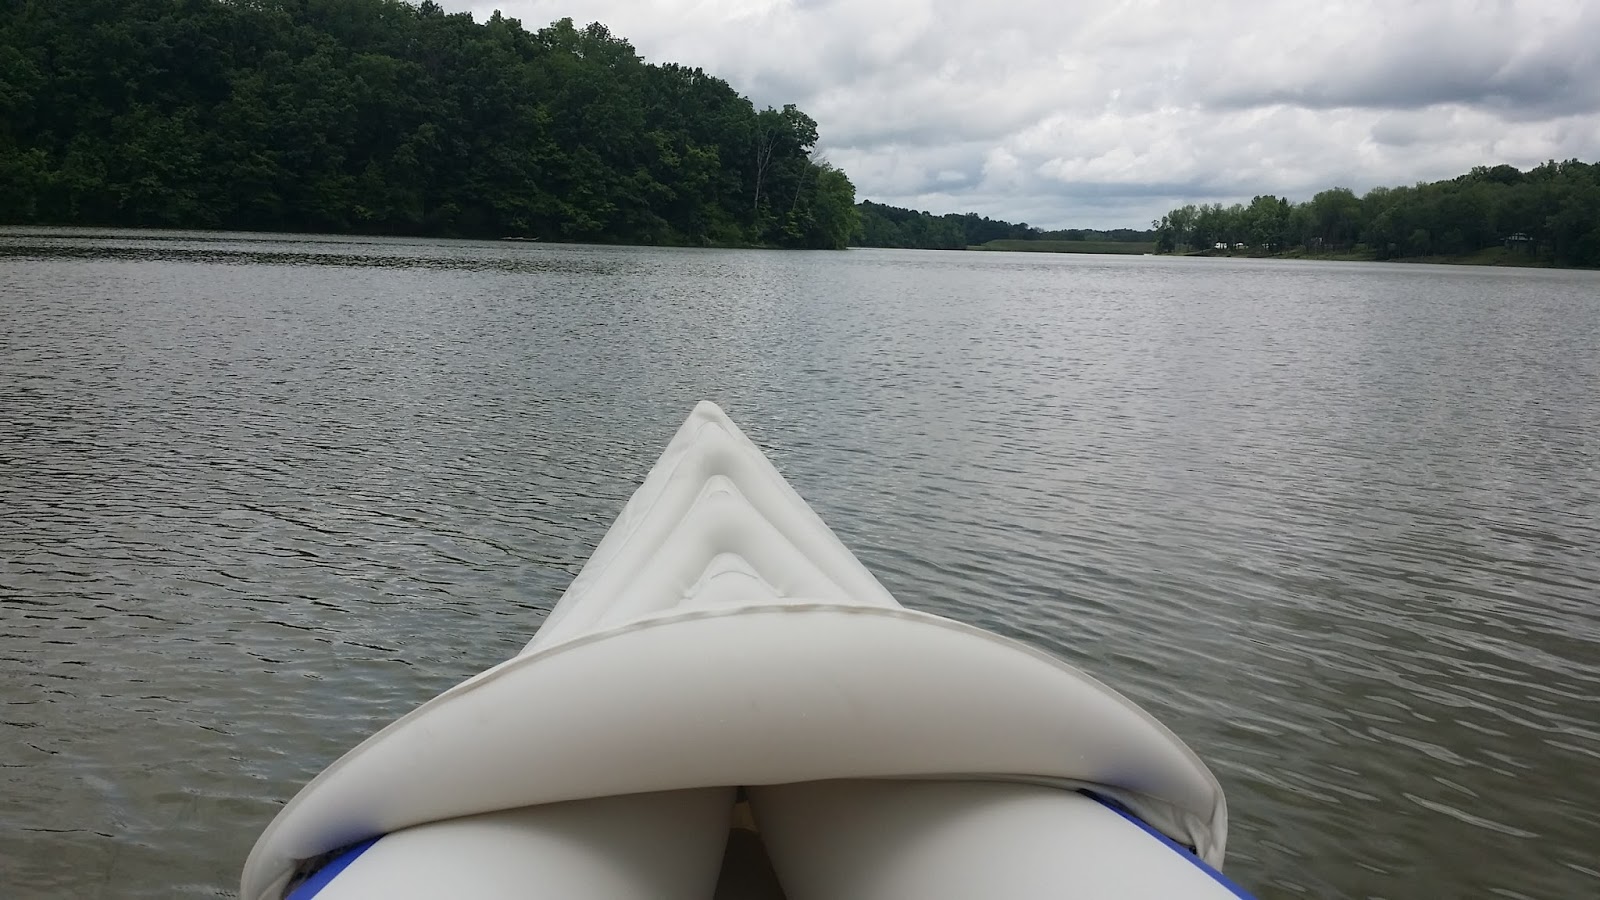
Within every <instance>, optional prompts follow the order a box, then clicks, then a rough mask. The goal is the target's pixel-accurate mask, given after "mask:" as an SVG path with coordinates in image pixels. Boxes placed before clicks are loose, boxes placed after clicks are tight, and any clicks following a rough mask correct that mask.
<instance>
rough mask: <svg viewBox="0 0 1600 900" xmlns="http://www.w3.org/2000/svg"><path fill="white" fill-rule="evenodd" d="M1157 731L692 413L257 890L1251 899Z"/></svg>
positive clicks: (378, 740)
mask: <svg viewBox="0 0 1600 900" xmlns="http://www.w3.org/2000/svg"><path fill="white" fill-rule="evenodd" d="M1227 827H1228V821H1227V808H1226V805H1225V804H1224V801H1223V795H1222V789H1221V787H1220V786H1219V785H1218V783H1217V780H1216V778H1215V777H1214V776H1213V775H1212V774H1211V772H1210V771H1209V770H1208V769H1207V768H1206V766H1205V765H1204V764H1203V763H1202V762H1201V761H1200V759H1199V758H1198V757H1196V756H1195V754H1194V753H1193V752H1191V751H1190V750H1189V748H1188V747H1187V746H1185V745H1184V744H1183V742H1182V741H1180V740H1179V739H1178V738H1177V737H1176V736H1174V735H1173V734H1172V733H1171V732H1170V731H1168V730H1167V729H1166V728H1164V727H1163V726H1162V725H1161V724H1160V723H1158V722H1157V721H1156V720H1155V719H1154V718H1152V717H1151V716H1150V715H1149V714H1147V713H1145V712H1144V711H1143V710H1142V709H1140V708H1139V707H1137V706H1135V705H1134V704H1133V703H1131V702H1129V701H1128V700H1126V699H1125V698H1123V697H1122V696H1121V695H1119V694H1117V693H1116V692H1115V691H1112V690H1111V689H1110V688H1107V687H1106V686H1104V685H1102V684H1100V683H1099V682H1097V681H1095V680H1094V679H1093V678H1090V677H1089V676H1088V675H1085V674H1084V673H1082V672H1080V671H1078V670H1077V669H1075V668H1073V667H1072V666H1069V665H1067V664H1065V663H1063V662H1061V661H1059V660H1057V659H1055V658H1053V657H1051V656H1049V655H1047V654H1045V653H1042V652H1040V651H1038V650H1035V649H1033V648H1031V647H1029V646H1027V645H1024V644H1021V643H1018V642H1016V641H1012V640H1009V639H1006V638H1002V637H999V636H996V635H993V634H990V633H988V632H985V631H982V630H979V629H976V628H972V627H969V626H967V625H963V624H961V623H958V622H954V621H951V620H949V619H945V618H942V617H939V616H935V615H930V614H928V613H923V612H916V611H913V610H909V609H906V608H904V607H902V606H901V605H900V604H899V603H897V602H895V600H894V598H893V597H891V596H890V595H889V593H888V592H887V591H886V590H885V589H884V588H883V586H882V585H880V584H879V583H878V581H877V579H875V578H874V577H873V576H872V575H871V573H869V572H868V571H867V570H866V568H865V567H864V566H863V565H862V564H861V563H860V562H859V561H858V560H857V559H856V558H855V556H854V555H852V554H851V552H850V551H849V550H848V549H846V548H845V546H844V544H842V543H841V542H840V541H839V539H838V538H837V537H836V536H835V535H834V534H833V532H832V531H831V530H829V528H828V527H827V526H826V525H825V524H823V522H822V520H821V519H820V518H818V517H817V515H816V514H815V513H814V512H813V511H812V510H811V508H810V507H809V506H807V505H806V503H805V501H804V500H802V499H801V498H800V496H799V495H798V494H796V493H795V491H794V490H793V488H791V487H790V486H789V484H788V483H787V482H785V481H784V479H783V477H782V476H781V475H779V474H778V471H777V470H776V469H775V468H773V466H772V464H771V463H770V462H768V461H767V459H766V457H765V456H764V455H763V454H762V453H761V451H760V450H759V449H757V448H756V446H755V445H754V444H753V443H751V442H750V440H749V439H748V438H746V437H745V436H744V434H743V433H742V432H740V431H739V429H738V427H737V426H735V425H734V424H733V422H732V421H731V420H729V418H728V417H727V416H726V415H725V414H724V413H723V412H722V410H720V409H718V408H717V407H716V406H715V405H713V404H710V403H702V404H700V405H699V406H698V407H697V408H696V409H695V410H694V412H693V414H692V415H690V417H689V420H688V421H687V422H686V423H684V425H683V427H682V428H681V429H680V430H679V431H678V433H677V435H676V436H675V437H674V438H673V439H672V441H671V443H670V444H669V445H668V446H667V448H666V451H665V453H663V454H662V456H661V459H660V460H659V461H658V462H657V463H656V465H655V467H654V468H653V469H652V470H651V472H650V473H649V475H648V476H647V477H646V478H645V480H644V483H643V485H641V486H640V487H639V489H638V491H637V492H636V493H635V494H634V495H633V498H632V499H631V500H629V502H628V504H627V506H626V507H625V508H624V509H623V511H622V514H621V516H620V517H619V518H618V520H617V522H616V523H615V524H614V525H613V526H612V527H611V529H610V531H608V532H607V533H606V535H605V537H604V538H603V539H602V540H601V542H600V544H599V546H598V547H597V548H596V549H595V552H594V555H593V556H592V557H591V559H590V560H589V562H588V563H587V564H586V565H585V566H584V568H583V569H582V571H581V572H580V573H579V574H578V577H577V578H576V579H575V580H574V581H573V582H572V585H571V586H570V587H569V588H568V589H567V591H566V593H565V594H563V595H562V596H561V598H560V600H559V601H558V602H557V603H556V605H555V606H554V608H553V609H552V610H551V612H550V614H549V616H548V617H547V618H546V620H545V622H544V624H543V626H542V627H541V628H540V629H539V631H538V633H537V634H536V635H535V636H534V638H533V640H532V642H530V643H529V644H528V645H527V647H526V649H524V650H523V651H522V652H521V653H520V654H519V655H518V656H516V657H515V658H513V659H511V660H509V661H507V662H505V663H502V664H500V665H498V666H496V667H494V668H492V669H490V670H488V671H486V672H483V673H482V674H480V675H477V676H475V677H473V678H470V679H468V680H467V681H465V682H463V683H461V684H459V685H457V686H456V687H454V688H451V689H450V690H448V691H445V692H444V693H443V694H441V695H439V696H438V697H435V698H434V699H433V700H430V701H429V702H427V703H425V704H423V705H422V706H421V707H419V708H418V709H416V710H415V711H413V712H411V713H410V714H408V715H406V716H404V717H403V718H401V719H400V720H398V721H396V722H395V723H393V724H392V725H389V726H388V727H387V728H384V729H383V730H382V731H380V732H378V733H377V734H375V735H373V736H371V737H370V738H368V739H367V740H366V741H364V742H363V743H361V744H360V745H359V746H357V747H356V748H355V749H353V750H351V751H350V752H349V753H347V754H345V756H344V757H343V758H341V759H339V760H338V761H336V762H334V763H333V765H331V766H329V767H328V768H327V769H326V770H325V771H324V772H322V774H320V775H318V776H317V777H316V778H315V779H313V780H312V781H311V783H310V784H308V785H306V786H305V788H304V789H303V790H301V791H300V793H299V794H298V795H297V796H296V797H295V798H294V799H293V800H291V801H290V802H289V803H288V805H287V806H285V807H284V808H283V810H282V811H281V812H280V813H279V814H278V816H277V818H276V819H274V820H273V821H272V823H271V824H270V825H269V826H268V827H267V829H266V831H265V832H264V833H263V834H262V835H261V837H260V839H259V840H258V841H257V842H256V845H255V848H254V849H253V850H252V851H251V853H250V856H249V859H248V860H247V862H246V863H245V867H244V873H243V877H242V882H241V889H240V896H241V897H242V898H243V900H283V898H293V900H309V898H312V897H315V898H318V900H350V898H374V897H384V898H419V900H420V898H429V900H436V898H439V897H460V898H495V900H498V898H537V900H547V898H548V900H553V898H563V900H602V898H603V900H647V898H648V900H775V898H788V900H972V898H978V897H1005V898H1013V900H1032V898H1039V900H1044V898H1050V900H1062V898H1077V897H1085V898H1088V897H1095V898H1112V897H1116V898H1122V897H1149V898H1207V900H1210V898H1225V897H1239V896H1247V895H1246V894H1244V893H1243V892H1242V891H1241V890H1240V889H1239V888H1238V887H1236V886H1235V885H1233V884H1232V883H1231V882H1230V881H1228V880H1227V879H1226V878H1225V877H1223V876H1222V875H1221V874H1220V873H1219V871H1218V870H1219V869H1220V867H1221V864H1222V859H1223V851H1224V845H1225V842H1226V839H1227Z"/></svg>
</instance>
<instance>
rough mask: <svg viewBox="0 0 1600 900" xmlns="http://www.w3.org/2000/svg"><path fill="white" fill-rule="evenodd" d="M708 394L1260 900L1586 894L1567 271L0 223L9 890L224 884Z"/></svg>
mask: <svg viewBox="0 0 1600 900" xmlns="http://www.w3.org/2000/svg"><path fill="white" fill-rule="evenodd" d="M701 398H710V399H714V400H717V401H719V402H721V403H723V404H724V405H725V406H726V407H727V408H728V409H729V411H730V412H731V413H732V414H733V415H734V416H735V418H737V419H738V420H739V421H740V422H741V423H742V424H743V425H745V426H746V428H747V429H748V431H749V432H750V434H751V436H752V437H753V438H755V440H756V441H757V442H758V443H760V444H761V445H763V446H764V447H767V448H769V449H770V450H771V452H772V455H773V457H774V459H775V461H776V462H777V463H778V465H779V467H780V468H781V469H783V470H784V472H785V473H786V474H787V475H789V476H790V478H791V479H792V481H793V482H794V484H795V486H796V487H797V488H798V489H799V490H800V492H801V493H802V494H803V495H805V496H806V497H807V498H809V499H810V500H811V501H812V503H813V505H814V506H816V507H817V509H818V510H819V512H821V514H822V515H823V517H824V518H825V519H827V520H828V521H829V522H830V523H831V524H832V525H833V526H834V528H835V529H836V530H837V531H838V532H839V533H840V535H841V536H842V537H843V538H844V539H845V542H846V543H848V544H849V545H850V546H851V547H853V548H854V549H856V550H857V551H858V553H859V554H860V556H861V557H862V559H863V560H864V561H865V562H866V564H867V565H868V566H869V567H870V568H871V569H872V570H873V571H874V572H876V573H877V574H878V576H879V577H880V578H881V579H882V580H883V581H884V583H885V584H886V585H887V586H888V587H889V588H890V590H892V591H893V592H894V593H895V595H896V596H897V597H898V598H899V599H900V600H901V601H902V602H903V603H905V604H906V605H908V606H912V607H916V608H920V609H925V610H931V611H934V612H937V613H941V614H944V615H948V616H952V617H954V618H957V619H961V620H963V621H966V622H971V623H974V624H977V625H981V626H984V627H987V628H992V629H996V630H998V631H1001V632H1004V633H1006V634H1010V635H1013V636H1016V637H1018V638H1021V639H1022V640H1025V641H1028V642H1031V643H1033V644H1036V645H1038V646H1040V647H1044V648H1046V649H1048V650H1050V651H1053V652H1055V653H1057V654H1060V655H1062V656H1064V657H1066V658H1067V659H1069V660H1071V661H1073V662H1075V663H1077V664H1079V665H1081V666H1083V667H1085V668H1087V669H1088V670H1090V671H1091V672H1093V673H1095V674H1096V675H1098V676H1100V677H1101V678H1103V679H1104V680H1105V681H1107V682H1109V683H1110V684H1112V685H1113V686H1115V687H1117V688H1118V689H1120V690H1122V691H1123V692H1125V693H1126V694H1128V695H1129V696H1131V697H1133V698H1134V699H1135V700H1137V701H1138V702H1139V703H1141V704H1143V705H1144V706H1145V707H1146V708H1148V709H1149V710H1151V711H1152V712H1153V713H1155V714H1156V715H1157V716H1158V717H1160V718H1161V719H1162V720H1164V721H1165V722H1166V723H1167V724H1168V725H1170V726H1171V727H1172V728H1173V729H1174V730H1175V731H1177V732H1178V733H1179V734H1180V735H1182V736H1183V737H1184V738H1185V739H1186V740H1187V741H1188V742H1189V743H1190V744H1191V745H1192V746H1193V747H1194V748H1195V749H1196V750H1197V751H1198V752H1199V753H1200V755H1201V756H1202V757H1204V758H1205V759H1206V760H1207V761H1208V762H1209V763H1210V765H1211V766H1212V767H1213V768H1214V769H1215V770H1216V772H1217V773H1218V775H1219V776H1220V777H1221V779H1222V781H1223V783H1224V785H1225V786H1226V788H1227V791H1228V800H1229V804H1230V807H1231V811H1232V815H1233V823H1234V824H1233V830H1232V834H1231V840H1230V850H1231V853H1230V855H1229V864H1228V869H1229V872H1230V873H1231V874H1232V875H1234V876H1235V877H1236V878H1237V879H1239V880H1240V881H1242V882H1243V883H1244V884H1246V885H1248V886H1250V887H1252V888H1253V889H1255V890H1257V891H1259V893H1260V894H1261V895H1262V896H1263V897H1267V898H1277V897H1295V896H1301V895H1305V896H1313V897H1330V898H1369V897H1370V898H1379V897H1381V898H1412V897H1466V896H1473V897H1508V898H1522V897H1531V898H1564V897H1595V896H1600V849H1597V848H1600V702H1597V699H1596V697H1597V694H1600V523H1597V518H1596V517H1597V514H1600V464H1597V459H1600V457H1597V455H1600V274H1597V273H1592V272H1552V271H1505V270H1483V269H1465V268H1441V267H1429V266H1385V265H1378V264H1370V265H1363V264H1314V263H1287V262H1265V261H1263V262H1251V261H1229V260H1184V259H1177V260H1174V259H1163V258H1143V257H1134V258H1117V257H1074V256H1047V255H1026V254H1019V255H1010V254H992V255H991V254H976V253H971V254H963V253H919V252H891V251H857V252H851V253H847V254H804V253H762V252H720V251H689V250H680V251H671V250H641V249H614V248H591V247H552V246H540V245H521V244H517V245H502V244H495V243H467V242H462V243H438V242H431V243H430V242H409V241H379V240H338V239H322V238H275V237H266V236H256V235H231V236H229V235H225V236H204V235H181V234H148V233H132V232H122V233H109V234H98V235H95V234H88V233H84V232H54V233H38V232H34V233H26V234H24V233H17V232H10V233H5V234H0V893H3V894H4V895H5V896H6V897H8V898H28V897H69V896H70V897H108V898H109V897H171V896H182V897H215V896H231V894H232V892H233V891H234V889H235V885H236V884H237V873H238V869H239V866H240V865H241V863H242V861H243V859H244V856H245V854H246V853H247V852H248V850H249V848H250V845H251V844H252V843H253V842H254V840H255V837H256V835H257V834H258V833H259V832H260V830H261V829H262V828H263V827H264V826H265V825H266V823H267V821H268V820H269V819H270V818H271V817H272V816H273V814H274V813H275V812H276V811H277V809H278V808H279V806H280V805H281V804H282V803H283V802H284V801H285V800H286V799H287V798H288V797H289V796H291V795H292V794H293V793H294V792H295V790H297V789H298V788H299V786H300V785H301V784H302V783H304V782H305V781H306V780H307V779H309V778H310V777H311V776H312V775H314V774H315V773H316V772H317V771H319V770H320V769H321V768H322V767H323V766H324V765H326V764H327V763H328V762H330V761H332V760H333V759H334V758H335V757H337V756H338V755H339V754H340V753H342V752H343V751H344V750H346V749H348V748H349V747H351V746H353V745H354V744H355V743H357V742H358V741H359V740H360V739H361V738H363V737H365V736H366V735H367V734H368V733H370V732H371V731H373V730H375V729H376V728H378V727H380V726H381V725H383V724H385V723H387V722H388V721H389V720H391V719H393V718H394V717H396V716H398V715H400V714H401V713H403V712H405V711H407V710H409V709H411V708H412V707H413V706H415V705H417V704H419V703H421V702H422V701H424V700H426V699H427V698H429V697H431V696H432V695H433V694H435V693H436V692H438V691H440V690H442V689H444V688H446V687H448V686H449V685H451V684H453V683H455V682H456V681H458V680H460V679H462V678H464V677H466V676H468V675H471V674H473V673H476V672H478V671H479V670H481V669H483V668H486V667H488V666H490V665H493V664H494V663H496V662H499V661H501V660H503V659H505V658H507V657H509V656H511V655H513V654H514V653H515V652H516V651H517V649H518V648H519V647H520V646H521V645H522V644H523V643H524V642H525V641H526V640H527V639H528V637H529V636H530V634H531V633H532V632H533V631H534V629H535V628H536V627H537V626H538V624H539V622H540V620H541V618H542V616H543V614H544V611H545V610H546V609H547V608H548V606H549V605H550V603H551V602H553V601H554V599H555V598H556V596H557V595H558V594H559V593H560V592H561V590H562V589H563V588H564V587H565V585H566V582H567V581H568V580H569V579H570V578H571V577H572V575H573V574H574V573H575V572H576V571H577V569H578V567H579V566H580V564H581V563H582V561H583V560H584V559H585V558H586V557H587V555H588V553H589V550H590V549H591V547H592V546H593V545H594V543H595V542H596V541H597V540H598V539H599V537H600V535H601V533H602V532H603V530H604V529H605V527H606V525H607V524H608V523H609V521H610V519H611V517H612V516H613V515H614V514H615V513H616V512H617V511H618V510H619V509H620V507H621V504H622V502H623V501H624V500H625V499H626V497H627V496H628V494H629V493H630V492H631V491H632V489H633V487H634V486H635V485H636V484H637V482H638V481H639V479H640V478H641V477H642V476H643V475H644V472H645V471H646V469H647V468H648V467H649V464H650V463H651V462H652V461H653V460H654V458H655V455H656V454H657V452H658V451H659V450H660V449H661V447H662V445H663V444H664V443H665V441H666V440H667V438H668V437H669V436H670V434H671V433H672V431H673V429H674V428H675V427H676V426H677V425H678V424H679V422H680V421H681V420H682V418H683V417H684V416H685V415H686V414H687V413H688V411H689V409H690V407H691V406H692V405H693V403H694V402H695V401H696V400H699V399H701Z"/></svg>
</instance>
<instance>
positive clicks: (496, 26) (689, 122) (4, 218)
mask: <svg viewBox="0 0 1600 900" xmlns="http://www.w3.org/2000/svg"><path fill="white" fill-rule="evenodd" d="M817 140H818V135H817V124H816V122H815V121H813V120H812V119H811V118H810V117H809V116H807V115H806V114H805V113H804V112H802V111H800V110H799V109H797V108H795V107H794V106H792V105H788V106H784V107H783V108H782V109H772V108H766V109H757V108H756V107H755V106H754V105H753V104H752V103H751V102H750V101H749V100H748V99H746V98H745V97H743V96H740V95H739V94H738V92H736V91H735V90H733V88H731V87H730V86H729V85H728V84H727V83H726V82H724V81H722V80H721V79H718V78H716V77H713V76H711V75H708V74H707V73H705V72H703V71H701V70H700V69H697V68H688V67H684V66H679V65H674V64H670V63H667V64H651V63H646V62H644V61H643V60H642V59H641V58H640V56H639V54H638V53H636V52H635V50H634V48H633V47H632V46H631V45H630V44H629V43H628V42H627V41H625V40H623V39H621V38H619V37H616V36H614V35H612V34H611V33H610V32H609V31H608V30H607V29H606V28H605V27H604V26H603V25H599V24H592V25H589V26H587V27H583V28H579V27H576V26H574V25H573V23H572V21H571V20H570V19H563V20H561V21H559V22H556V23H554V24H552V25H550V26H548V27H545V28H541V29H539V30H537V31H530V30H527V29H525V28H524V27H523V26H522V25H521V24H520V23H519V22H518V21H517V20H515V19H509V18H505V17H502V16H501V15H500V14H499V13H495V14H494V15H493V16H492V17H490V18H489V19H488V20H487V21H484V22H481V23H480V22H475V21H474V20H473V18H472V16H471V15H470V14H468V13H457V14H450V13H446V12H445V11H444V10H443V9H442V8H441V7H440V6H439V5H438V4H437V3H435V2H432V0H426V2H422V3H420V4H418V5H412V4H409V3H404V2H400V0H0V224H51V225H92V226H129V227H168V228H224V229H242V230H262V231H313V232H316V231H323V232H327V231H331V232H351V231H353V232H361V233H370V234H396V235H446V236H465V237H523V238H537V239H544V240H562V241H601V242H627V243H644V244H686V245H697V246H699V245H723V246H782V247H808V248H829V249H835V248H843V247H844V246H845V245H846V243H847V242H848V241H849V239H850V237H851V235H853V234H854V233H855V231H856V229H857V224H858V213H857V212H856V208H855V188H854V187H853V186H852V185H851V183H850V180H849V178H848V177H846V175H845V173H844V172H842V171H840V170H839V169H837V168H835V167H833V166H831V165H829V164H828V163H827V162H826V161H825V160H822V159H820V158H817V157H816V156H815V155H814V149H815V147H816V144H817Z"/></svg>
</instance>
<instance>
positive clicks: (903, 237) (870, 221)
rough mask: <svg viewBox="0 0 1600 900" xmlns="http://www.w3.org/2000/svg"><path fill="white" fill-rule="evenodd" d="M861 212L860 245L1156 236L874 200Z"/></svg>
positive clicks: (958, 245)
mask: <svg viewBox="0 0 1600 900" xmlns="http://www.w3.org/2000/svg"><path fill="white" fill-rule="evenodd" d="M857 210H858V211H859V212H860V216H861V231H860V233H859V235H858V236H857V239H856V242H855V243H856V245H857V246H860V247H905V248H910V249H919V250H965V249H967V248H968V247H976V246H979V245H982V244H987V243H990V242H992V241H1008V242H1009V241H1074V242H1076V241H1087V242H1118V243H1125V242H1142V241H1153V240H1155V236H1154V235H1153V234H1152V233H1151V232H1148V231H1135V230H1133V229H1129V228H1118V229H1115V230H1112V231H1094V230H1090V229H1082V228H1069V229H1064V230H1061V231H1044V230H1042V229H1039V228H1035V227H1033V226H1032V225H1029V224H1027V223H1026V222H1023V223H1020V224H1012V223H1010V222H1004V221H1000V220H996V219H990V218H987V217H985V216H980V215H978V214H977V213H947V214H945V215H942V216H936V215H933V214H932V213H927V212H921V211H918V210H914V209H903V208H901V207H898V206H887V205H885V204H882V203H873V202H872V201H870V200H864V201H862V202H861V203H860V204H858V205H857Z"/></svg>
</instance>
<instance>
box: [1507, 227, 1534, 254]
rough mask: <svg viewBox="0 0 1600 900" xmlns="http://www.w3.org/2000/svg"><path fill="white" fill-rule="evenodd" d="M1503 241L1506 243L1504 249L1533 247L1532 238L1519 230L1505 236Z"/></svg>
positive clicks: (1530, 248)
mask: <svg viewBox="0 0 1600 900" xmlns="http://www.w3.org/2000/svg"><path fill="white" fill-rule="evenodd" d="M1504 243H1505V245H1506V249H1507V250H1532V249H1533V238H1531V237H1528V236H1527V235H1526V234H1523V233H1522V232H1520V231H1519V232H1517V233H1516V234H1513V235H1509V236H1507V237H1506V239H1505V241H1504Z"/></svg>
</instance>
